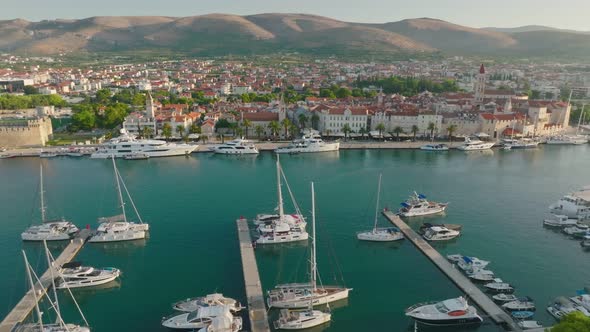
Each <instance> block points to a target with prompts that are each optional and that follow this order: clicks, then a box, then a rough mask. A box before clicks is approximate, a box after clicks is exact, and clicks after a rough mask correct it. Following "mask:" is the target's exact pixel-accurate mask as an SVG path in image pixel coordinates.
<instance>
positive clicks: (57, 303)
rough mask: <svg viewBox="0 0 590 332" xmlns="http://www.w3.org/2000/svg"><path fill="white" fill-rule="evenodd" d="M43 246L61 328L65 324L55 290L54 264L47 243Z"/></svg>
mask: <svg viewBox="0 0 590 332" xmlns="http://www.w3.org/2000/svg"><path fill="white" fill-rule="evenodd" d="M43 246H44V247H45V256H46V257H47V266H48V269H49V273H50V275H51V289H52V290H53V297H54V298H55V301H54V302H53V303H54V308H55V313H56V315H57V319H58V321H59V324H60V325H61V326H65V323H64V321H63V319H62V317H61V312H60V309H59V302H58V300H57V291H56V290H55V276H54V275H53V268H54V265H53V262H52V261H51V258H50V257H49V256H50V253H49V248H47V241H45V240H43Z"/></svg>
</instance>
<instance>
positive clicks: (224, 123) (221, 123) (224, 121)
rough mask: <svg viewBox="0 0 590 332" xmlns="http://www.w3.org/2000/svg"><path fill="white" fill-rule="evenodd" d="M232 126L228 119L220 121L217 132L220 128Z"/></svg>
mask: <svg viewBox="0 0 590 332" xmlns="http://www.w3.org/2000/svg"><path fill="white" fill-rule="evenodd" d="M230 127H231V124H230V123H229V121H227V119H219V120H218V121H217V122H216V123H215V130H217V129H219V128H230Z"/></svg>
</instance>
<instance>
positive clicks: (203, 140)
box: [199, 135, 209, 143]
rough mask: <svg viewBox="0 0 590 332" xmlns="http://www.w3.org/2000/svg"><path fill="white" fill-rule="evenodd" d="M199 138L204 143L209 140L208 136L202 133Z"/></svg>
mask: <svg viewBox="0 0 590 332" xmlns="http://www.w3.org/2000/svg"><path fill="white" fill-rule="evenodd" d="M199 138H200V139H201V142H203V143H206V142H207V141H208V140H209V136H207V135H203V136H201V137H199Z"/></svg>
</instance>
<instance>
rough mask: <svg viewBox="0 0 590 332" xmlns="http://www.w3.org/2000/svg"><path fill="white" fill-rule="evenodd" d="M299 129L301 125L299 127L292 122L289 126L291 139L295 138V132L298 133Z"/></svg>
mask: <svg viewBox="0 0 590 332" xmlns="http://www.w3.org/2000/svg"><path fill="white" fill-rule="evenodd" d="M298 130H299V127H297V125H296V124H294V123H293V122H291V126H290V127H289V134H290V136H291V139H293V138H294V137H295V133H297V132H298Z"/></svg>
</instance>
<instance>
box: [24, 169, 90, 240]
mask: <svg viewBox="0 0 590 332" xmlns="http://www.w3.org/2000/svg"><path fill="white" fill-rule="evenodd" d="M39 174H40V175H39V196H40V199H39V200H40V202H41V225H33V226H30V227H29V228H27V229H26V230H25V231H24V232H23V233H22V234H21V238H22V239H23V240H24V241H63V240H69V239H71V238H72V237H74V235H76V233H78V231H79V230H78V227H76V225H74V224H72V223H71V222H69V221H67V220H65V219H63V218H62V219H56V220H47V216H46V209H47V206H46V205H45V195H44V190H43V166H40V167H39Z"/></svg>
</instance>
